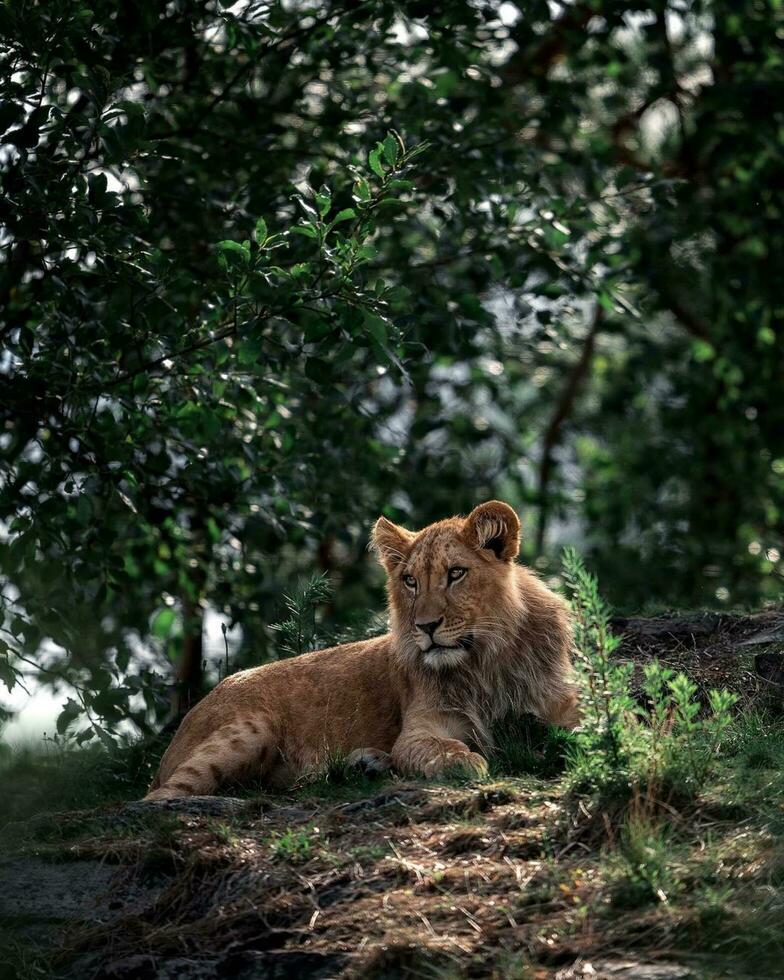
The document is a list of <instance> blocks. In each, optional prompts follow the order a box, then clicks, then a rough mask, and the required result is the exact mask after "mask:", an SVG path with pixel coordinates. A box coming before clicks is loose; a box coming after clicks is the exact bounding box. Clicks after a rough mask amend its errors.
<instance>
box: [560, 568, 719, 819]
mask: <svg viewBox="0 0 784 980" xmlns="http://www.w3.org/2000/svg"><path fill="white" fill-rule="evenodd" d="M563 565H564V576H565V580H566V584H567V587H568V589H569V592H570V594H571V604H572V609H573V612H574V617H575V647H576V657H575V661H576V670H577V677H578V682H579V685H580V689H581V704H582V710H583V724H582V726H581V729H580V730H579V731H578V732H577V733H576V737H575V739H574V741H573V748H572V749H571V751H570V753H569V757H568V765H569V778H570V782H571V786H572V788H573V789H574V790H588V791H593V792H595V793H598V794H599V796H600V797H602V798H604V799H605V800H609V799H615V800H617V801H620V802H622V803H627V804H628V802H629V801H630V800H632V799H634V800H636V801H637V806H638V807H641V809H642V811H643V812H644V813H647V814H650V813H652V812H653V811H654V810H655V809H657V807H659V805H660V804H672V803H673V802H674V801H675V802H681V801H688V800H691V799H693V798H694V797H695V796H696V795H697V794H698V793H699V791H700V789H701V787H702V786H703V785H704V783H705V781H706V779H707V777H708V774H709V772H710V769H711V766H712V763H713V761H714V760H715V758H716V757H717V755H718V754H719V753H720V751H721V749H722V744H723V740H724V738H725V735H726V733H727V732H728V729H729V727H730V725H731V723H732V707H733V705H734V704H735V702H736V701H737V696H736V695H734V694H731V693H730V692H728V691H725V690H722V691H715V690H713V691H710V692H709V694H708V698H707V704H703V703H701V702H700V701H699V700H698V699H697V697H696V695H697V687H696V685H695V684H694V683H693V682H692V681H690V680H689V678H688V677H687V676H686V675H685V674H683V673H677V674H676V673H675V672H674V671H672V670H671V669H670V668H668V667H665V666H663V665H662V664H660V663H659V662H658V661H656V660H654V661H653V662H652V663H650V664H647V665H645V667H644V668H643V679H642V691H643V693H644V695H645V698H646V700H647V704H646V705H645V706H643V705H641V704H639V703H638V702H637V701H636V700H635V699H634V698H633V697H632V694H631V681H632V675H633V672H634V667H633V665H632V664H631V663H628V662H625V661H622V660H618V659H616V658H615V657H614V654H615V652H616V650H617V649H618V645H619V642H620V641H619V640H618V638H617V637H616V636H613V634H612V631H611V628H610V610H609V607H608V606H607V604H606V603H605V602H604V600H603V599H602V598H601V595H600V594H599V588H598V583H597V581H596V578H595V577H594V576H593V575H591V574H590V573H589V572H588V571H587V569H586V568H585V565H584V564H583V561H582V559H581V558H580V556H579V555H578V554H577V552H576V551H574V550H573V549H567V550H566V551H565V552H564V558H563Z"/></svg>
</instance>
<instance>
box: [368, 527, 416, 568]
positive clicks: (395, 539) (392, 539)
mask: <svg viewBox="0 0 784 980" xmlns="http://www.w3.org/2000/svg"><path fill="white" fill-rule="evenodd" d="M415 537H416V534H414V532H413V531H408V530H406V528H404V527H399V526H398V525H397V524H393V523H392V521H388V520H387V519H386V517H379V519H378V520H377V521H376V523H375V525H374V527H373V533H372V535H371V544H372V546H373V547H374V548H375V550H376V551H377V552H378V557H379V561H380V562H381V564H382V565H383V566H384V568H385V569H386V570H387V572H391V571H392V570H393V569H394V568H395V567H396V566H397V565H399V564H400V562H401V561H405V560H406V558H407V557H408V552H409V549H410V548H411V544H412V543H413V541H414V538H415Z"/></svg>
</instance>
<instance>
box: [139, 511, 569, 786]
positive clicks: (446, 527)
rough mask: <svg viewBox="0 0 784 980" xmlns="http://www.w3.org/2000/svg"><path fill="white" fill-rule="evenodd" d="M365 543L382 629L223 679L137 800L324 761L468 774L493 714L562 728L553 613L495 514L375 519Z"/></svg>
mask: <svg viewBox="0 0 784 980" xmlns="http://www.w3.org/2000/svg"><path fill="white" fill-rule="evenodd" d="M373 543H374V545H375V547H376V549H377V551H378V553H379V556H380V559H381V562H382V564H383V565H384V568H385V569H386V572H387V577H388V581H387V591H388V595H389V614H390V632H389V633H388V634H387V635H386V636H381V637H377V638H375V639H372V640H363V641H360V642H358V643H347V644H344V645H343V646H338V647H333V648H331V649H329V650H319V651H316V652H314V653H306V654H303V655H302V656H299V657H294V658H292V659H291V660H281V661H277V662H274V663H269V664H265V665H264V666H262V667H255V668H254V669H252V670H244V671H242V672H240V673H237V674H233V675H232V676H230V677H227V678H226V679H225V680H223V681H222V682H221V683H220V684H219V685H218V686H217V687H216V688H215V690H214V691H212V692H211V693H210V694H209V695H207V697H206V698H204V700H203V701H201V702H200V703H199V704H197V705H196V706H195V707H194V708H193V709H192V710H191V711H190V712H188V714H187V715H186V716H185V718H184V720H183V722H182V725H181V726H180V728H179V730H178V732H177V734H176V735H175V737H174V740H173V741H172V743H171V745H170V746H169V748H168V750H167V751H166V754H165V755H164V757H163V760H162V761H161V767H160V770H159V772H158V775H157V776H156V778H155V780H154V781H153V784H152V786H151V788H150V792H149V793H148V795H147V797H146V798H147V799H148V800H156V799H165V798H168V797H175V796H189V795H193V794H207V793H212V792H214V790H215V789H216V787H218V786H220V785H221V784H225V783H226V782H229V781H235V780H238V779H241V778H243V777H246V778H247V777H250V776H256V777H259V776H260V777H263V779H264V780H265V781H266V782H268V783H270V784H273V785H278V786H280V785H285V784H286V783H289V782H291V781H292V780H293V779H295V778H296V777H297V776H298V775H300V774H302V773H304V772H307V771H310V770H313V769H316V768H317V767H318V766H319V765H320V764H321V763H323V762H324V761H325V760H326V759H328V758H330V757H334V756H335V755H338V754H343V755H346V756H347V757H348V759H349V761H350V762H352V763H354V764H356V765H360V766H364V767H366V768H369V769H379V770H380V769H383V768H386V767H387V765H389V764H390V763H391V765H392V766H394V768H395V769H397V770H400V771H403V772H420V773H423V774H424V775H425V776H432V775H434V774H435V773H438V772H440V771H441V770H443V769H444V768H445V767H447V766H451V765H455V764H457V765H462V766H464V767H466V768H468V769H469V770H471V771H473V772H476V773H480V774H481V773H484V772H486V771H487V763H486V762H485V759H484V758H483V756H482V755H480V754H479V752H478V751H475V750H477V749H480V750H481V749H484V750H487V749H488V748H489V747H490V745H491V739H490V726H491V725H492V723H493V722H494V721H496V720H497V719H499V718H500V717H502V716H503V715H507V714H509V713H510V712H511V713H515V714H516V713H522V712H531V713H533V714H535V715H537V716H538V717H539V718H541V719H543V720H544V721H547V722H551V723H553V724H558V725H564V726H567V727H573V726H574V725H575V724H576V723H577V721H578V711H577V698H576V694H575V691H574V689H573V687H572V684H571V682H570V671H571V666H570V650H571V645H572V629H571V623H570V619H569V614H568V611H567V606H566V604H565V603H564V601H563V600H562V599H560V598H559V597H558V596H556V595H555V594H554V593H553V592H551V591H550V590H549V589H548V588H547V587H546V586H545V585H543V584H542V582H541V581H540V580H539V579H538V578H537V576H536V575H534V574H533V573H532V572H530V571H529V570H528V569H526V568H523V567H522V566H520V565H518V564H516V562H515V558H516V556H517V552H518V549H519V544H520V521H519V520H518V518H517V515H516V514H515V512H514V511H513V510H512V508H511V507H509V506H508V504H504V503H501V502H500V501H497V500H491V501H490V502H489V503H485V504H481V505H480V506H479V507H477V508H475V509H474V510H473V511H472V512H471V513H470V514H469V515H468V517H467V518H461V517H452V518H450V519H448V520H445V521H439V522H438V523H436V524H431V525H430V526H429V527H426V528H425V529H424V530H422V531H419V532H414V531H407V530H406V529H405V528H402V527H397V526H396V525H395V524H392V523H390V521H388V520H386V519H385V518H383V517H381V518H379V520H378V521H377V523H376V525H375V528H374V529H373Z"/></svg>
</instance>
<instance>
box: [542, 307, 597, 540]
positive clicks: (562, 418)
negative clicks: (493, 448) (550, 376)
mask: <svg viewBox="0 0 784 980" xmlns="http://www.w3.org/2000/svg"><path fill="white" fill-rule="evenodd" d="M603 322H604V308H603V307H602V306H601V304H599V303H597V304H596V309H595V311H594V315H593V321H592V323H591V326H590V329H589V330H588V333H587V334H586V336H585V340H584V341H583V347H582V351H581V352H580V357H579V358H578V359H577V361H576V363H575V365H574V367H573V368H572V370H571V372H570V373H569V376H568V377H567V379H566V383H565V384H564V386H563V389H562V391H561V394H560V397H559V398H558V401H557V402H556V403H555V410H554V412H553V414H552V416H551V418H550V421H549V423H548V425H547V428H546V429H545V432H544V435H543V436H542V453H541V457H540V462H539V486H538V493H537V496H538V499H539V524H538V527H537V529H536V550H537V552H541V550H542V546H543V545H544V537H545V533H546V531H547V518H548V516H549V502H548V499H547V490H548V486H549V482H550V474H551V473H552V468H553V451H554V450H555V447H556V446H557V444H558V441H559V439H560V436H561V430H562V428H563V425H564V422H566V420H567V419H568V418H569V416H570V414H571V412H572V409H573V408H574V403H575V401H576V400H577V396H578V394H579V392H580V388H581V387H582V385H583V382H584V381H585V378H586V376H587V374H588V371H589V370H590V367H591V361H592V359H593V352H594V348H595V346H596V337H597V335H598V333H599V331H600V330H601V327H602V323H603Z"/></svg>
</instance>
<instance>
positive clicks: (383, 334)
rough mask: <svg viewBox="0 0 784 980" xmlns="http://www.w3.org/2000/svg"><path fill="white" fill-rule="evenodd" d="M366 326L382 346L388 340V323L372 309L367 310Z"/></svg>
mask: <svg viewBox="0 0 784 980" xmlns="http://www.w3.org/2000/svg"><path fill="white" fill-rule="evenodd" d="M365 327H366V328H367V331H368V333H369V334H370V336H371V337H373V339H374V340H377V341H378V343H379V344H381V345H382V346H383V345H384V344H386V342H387V324H386V322H385V321H384V319H383V318H382V317H380V316H379V315H378V314H377V313H374V312H373V311H372V310H365Z"/></svg>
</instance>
